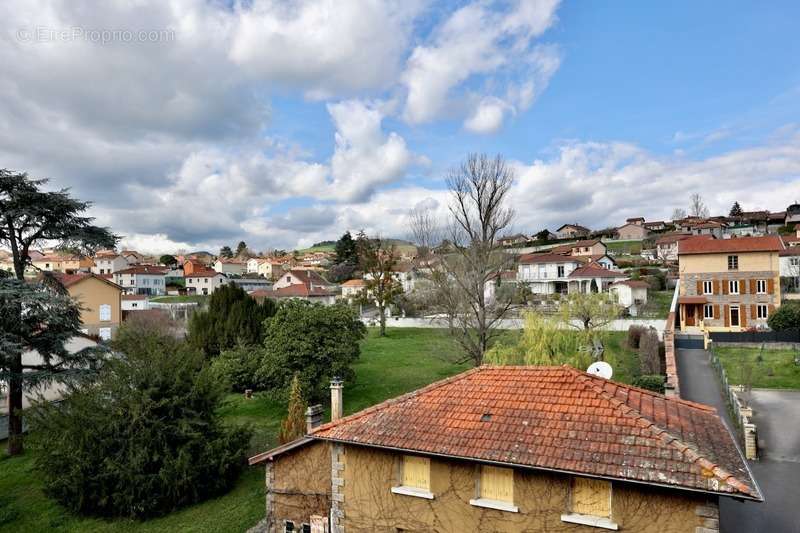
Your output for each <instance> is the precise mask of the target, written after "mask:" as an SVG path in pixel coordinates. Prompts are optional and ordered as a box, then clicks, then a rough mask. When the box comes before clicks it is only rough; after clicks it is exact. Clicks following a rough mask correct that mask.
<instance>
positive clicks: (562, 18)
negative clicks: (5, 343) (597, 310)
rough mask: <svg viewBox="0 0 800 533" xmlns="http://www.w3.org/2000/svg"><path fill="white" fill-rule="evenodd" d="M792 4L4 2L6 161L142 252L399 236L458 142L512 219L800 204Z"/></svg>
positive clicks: (798, 13)
mask: <svg viewBox="0 0 800 533" xmlns="http://www.w3.org/2000/svg"><path fill="white" fill-rule="evenodd" d="M797 20H800V3H798V2H793V1H777V0H776V1H774V2H738V1H726V2H722V1H719V2H711V1H709V2H695V1H671V2H640V1H635V0H631V1H617V2H558V1H557V0H520V1H515V0H507V1H489V0H474V1H459V2H443V1H439V2H437V1H425V0H398V1H391V0H387V1H384V2H379V1H375V0H347V1H341V0H298V1H293V2H289V1H278V0H247V1H222V0H205V1H203V0H180V1H179V0H136V1H128V2H123V1H112V0H110V1H104V2H90V1H83V0H62V1H59V0H50V1H44V0H19V1H16V0H10V1H4V2H2V3H0V65H2V66H3V67H2V70H3V76H2V78H0V167H5V168H9V169H12V170H19V171H26V172H28V173H29V174H31V175H32V176H35V177H46V178H50V180H51V182H50V186H52V187H69V188H71V189H72V192H73V194H74V195H75V196H77V197H78V198H80V199H82V200H89V201H91V202H92V203H93V206H92V208H91V214H92V215H93V216H95V217H96V219H97V221H98V223H100V224H103V225H107V226H110V227H111V228H112V229H113V230H114V231H115V232H116V233H118V234H120V235H121V236H123V242H122V244H123V245H124V246H126V247H131V248H136V249H139V250H142V251H146V252H153V253H163V252H174V251H178V250H191V249H208V250H211V251H216V250H218V249H219V247H220V246H222V245H226V244H227V245H235V244H236V243H237V242H238V241H240V240H244V241H245V242H247V244H248V245H249V246H250V248H251V249H254V250H258V251H260V250H265V249H271V248H294V247H304V246H308V245H310V244H312V243H314V242H318V241H322V240H335V239H336V238H338V237H339V236H340V235H341V234H342V233H343V232H345V231H347V230H350V231H353V232H355V231H358V230H361V229H363V230H365V231H366V232H367V233H369V234H380V235H383V236H385V237H397V238H404V237H408V214H409V213H410V212H411V210H413V209H415V208H425V209H430V210H432V211H433V212H434V213H435V214H436V215H437V216H439V217H445V216H446V214H447V206H448V203H449V201H450V198H449V195H448V193H447V190H446V186H445V181H444V177H445V176H446V174H447V172H448V171H449V170H450V169H452V168H454V167H455V166H456V165H458V164H459V162H461V161H462V160H463V159H464V158H465V157H466V156H467V155H468V154H469V153H471V152H480V153H487V154H490V155H494V154H501V155H502V156H503V157H504V158H506V160H507V161H508V163H509V165H510V166H511V167H512V168H513V169H514V172H515V182H514V185H513V188H512V190H511V194H510V197H509V202H510V204H511V206H512V207H513V208H514V210H515V212H516V218H515V221H514V225H513V227H512V228H509V233H511V232H516V231H521V232H524V233H529V234H530V233H535V232H537V231H539V230H541V229H542V228H545V227H547V228H550V229H551V230H552V229H555V228H557V227H558V226H560V225H561V224H563V223H567V222H578V223H581V224H583V225H587V226H590V227H593V228H605V227H608V226H616V225H620V224H621V223H623V222H624V220H625V218H628V217H631V216H645V217H646V218H647V219H648V220H661V219H668V218H669V217H670V215H671V213H672V211H673V210H674V209H675V208H677V207H682V208H686V207H688V203H689V197H690V196H691V195H692V194H693V193H699V194H701V195H702V196H703V198H704V199H705V201H706V203H707V204H708V206H709V207H710V209H711V211H712V212H714V213H721V214H724V213H727V212H728V210H729V209H730V206H731V204H732V203H733V202H734V201H738V202H739V203H740V204H741V205H742V207H743V208H744V209H746V210H755V209H769V210H772V211H780V210H783V209H785V208H786V206H787V205H788V204H790V203H792V202H794V201H796V200H800V39H798V37H797V31H796V21H797Z"/></svg>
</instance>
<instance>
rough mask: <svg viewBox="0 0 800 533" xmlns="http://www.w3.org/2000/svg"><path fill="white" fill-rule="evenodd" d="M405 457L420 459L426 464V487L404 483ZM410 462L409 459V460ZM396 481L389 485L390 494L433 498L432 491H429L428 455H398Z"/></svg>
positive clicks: (429, 463) (414, 459)
mask: <svg viewBox="0 0 800 533" xmlns="http://www.w3.org/2000/svg"><path fill="white" fill-rule="evenodd" d="M406 459H410V460H413V461H421V462H422V463H423V464H426V468H427V471H428V472H427V474H428V475H427V477H428V486H427V488H423V487H418V486H415V485H407V484H406ZM409 462H410V461H409ZM397 474H398V475H397V482H398V484H397V485H395V486H393V487H391V488H390V491H391V492H392V494H401V495H403V496H414V497H416V498H425V499H427V500H432V499H434V495H433V492H431V460H430V457H424V456H421V455H401V456H399V461H398V467H397Z"/></svg>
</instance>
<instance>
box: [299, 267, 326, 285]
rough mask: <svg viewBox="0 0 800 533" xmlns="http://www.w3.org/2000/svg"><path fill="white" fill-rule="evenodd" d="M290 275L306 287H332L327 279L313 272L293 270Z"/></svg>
mask: <svg viewBox="0 0 800 533" xmlns="http://www.w3.org/2000/svg"><path fill="white" fill-rule="evenodd" d="M289 273H290V274H291V275H292V276H294V277H296V278H297V279H298V280H300V282H301V283H302V284H304V285H311V284H313V285H330V283H328V282H327V281H325V278H323V277H322V276H320V275H319V274H317V273H316V272H314V271H313V270H300V269H292V270H290V271H289Z"/></svg>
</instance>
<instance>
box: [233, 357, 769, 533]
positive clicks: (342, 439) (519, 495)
mask: <svg viewBox="0 0 800 533" xmlns="http://www.w3.org/2000/svg"><path fill="white" fill-rule="evenodd" d="M342 393H343V387H342V383H341V382H339V381H334V382H332V384H331V397H332V408H331V413H332V416H331V422H329V423H326V424H322V425H319V421H320V418H321V414H320V413H321V411H322V409H321V406H314V407H311V408H309V410H308V411H307V434H306V435H305V436H304V437H302V438H300V439H297V440H295V441H293V442H290V443H287V444H284V445H282V446H279V447H277V448H275V449H273V450H270V451H267V452H264V453H261V454H258V455H256V456H254V457H251V458H250V460H249V463H250V464H251V465H257V464H260V465H265V469H266V475H265V480H266V482H265V485H266V487H265V488H266V498H265V501H266V530H267V531H270V532H278V531H281V532H282V531H310V530H312V529H311V528H312V526H313V527H314V528H316V529H314V530H315V531H331V533H342V532H351V531H370V532H373V531H381V532H388V531H425V532H428V531H441V532H472V531H498V532H499V531H502V532H512V531H559V532H568V531H576V532H577V531H590V528H592V529H591V530H621V531H635V532H638V533H657V532H658V533H660V532H666V531H669V532H670V533H683V532H685V533H696V532H699V531H703V532H715V531H719V526H718V524H719V518H720V516H719V501H720V499H721V498H733V499H736V500H740V501H744V500H746V501H753V502H761V501H763V496H762V494H761V492H760V490H759V488H758V485H757V484H756V482H755V481H754V479H753V477H752V475H751V473H750V470H749V468H748V466H747V463H746V462H745V460H744V458H743V457H742V454H741V452H740V451H739V448H738V446H737V444H736V440H735V439H734V437H733V436H732V435H731V433H730V431H729V430H728V428H727V426H726V425H725V424H724V423H723V421H722V420H721V419H720V417H719V415H718V414H717V412H716V410H715V409H714V408H713V407H710V406H706V405H703V404H698V403H694V402H689V401H685V400H681V399H679V398H665V397H664V396H662V395H660V394H656V393H653V392H650V391H647V390H644V389H639V388H636V387H632V386H629V385H623V384H621V383H615V382H612V381H607V380H604V379H602V378H599V377H596V376H592V375H590V374H587V373H585V372H581V371H579V370H575V369H573V368H570V367H568V366H560V367H547V366H529V367H514V366H499V367H497V366H481V367H478V368H475V369H472V370H469V371H467V372H464V373H462V374H458V375H456V376H453V377H450V378H448V379H445V380H442V381H439V382H436V383H433V384H431V385H428V386H427V387H424V388H422V389H419V390H416V391H413V392H411V393H408V394H405V395H403V396H399V397H397V398H393V399H391V400H388V401H386V402H383V403H381V404H378V405H375V406H373V407H370V408H367V409H365V410H363V411H359V412H357V413H355V414H353V415H350V416H347V417H342V416H341V413H342Z"/></svg>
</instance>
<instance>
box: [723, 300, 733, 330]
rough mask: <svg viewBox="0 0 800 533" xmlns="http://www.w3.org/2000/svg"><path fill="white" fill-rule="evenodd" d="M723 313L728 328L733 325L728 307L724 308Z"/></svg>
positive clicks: (724, 306)
mask: <svg viewBox="0 0 800 533" xmlns="http://www.w3.org/2000/svg"><path fill="white" fill-rule="evenodd" d="M722 312H723V314H724V316H723V318H724V319H725V327H728V326H730V325H731V314H730V313H729V312H728V306H727V305H723V306H722Z"/></svg>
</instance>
